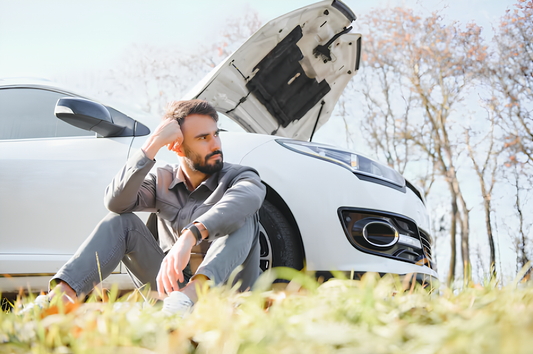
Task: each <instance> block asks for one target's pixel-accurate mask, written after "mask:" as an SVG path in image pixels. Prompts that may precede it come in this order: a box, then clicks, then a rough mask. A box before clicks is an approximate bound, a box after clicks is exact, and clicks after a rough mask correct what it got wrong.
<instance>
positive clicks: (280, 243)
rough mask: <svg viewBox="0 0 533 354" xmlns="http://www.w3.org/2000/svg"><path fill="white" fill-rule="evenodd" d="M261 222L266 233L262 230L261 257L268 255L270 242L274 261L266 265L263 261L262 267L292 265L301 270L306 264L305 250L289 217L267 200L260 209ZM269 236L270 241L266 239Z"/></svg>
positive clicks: (264, 268) (291, 266)
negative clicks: (288, 219) (266, 252)
mask: <svg viewBox="0 0 533 354" xmlns="http://www.w3.org/2000/svg"><path fill="white" fill-rule="evenodd" d="M259 217H260V223H261V225H262V226H263V229H264V231H265V232H266V235H265V234H263V232H261V235H260V239H259V241H260V242H261V257H262V258H264V257H265V256H266V254H265V251H268V244H266V243H265V242H268V241H269V242H270V246H271V250H272V263H271V264H269V265H268V266H265V261H262V262H261V269H263V271H264V270H266V268H271V267H290V268H294V269H297V270H301V269H302V268H303V266H304V252H303V249H302V245H301V241H300V238H299V236H298V234H297V232H296V231H295V230H294V229H293V228H292V227H291V225H290V223H289V222H288V221H287V218H285V216H284V215H283V214H282V213H281V212H280V211H279V210H278V209H277V208H276V207H275V206H274V205H273V204H272V203H270V202H269V201H268V200H265V201H264V203H263V206H262V207H261V209H259ZM265 238H267V239H268V241H267V240H266V239H265Z"/></svg>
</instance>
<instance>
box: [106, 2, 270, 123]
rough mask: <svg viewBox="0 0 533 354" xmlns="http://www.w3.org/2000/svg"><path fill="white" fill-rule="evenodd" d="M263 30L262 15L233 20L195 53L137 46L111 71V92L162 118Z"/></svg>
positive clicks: (252, 12) (249, 11) (253, 12)
mask: <svg viewBox="0 0 533 354" xmlns="http://www.w3.org/2000/svg"><path fill="white" fill-rule="evenodd" d="M260 27H261V21H260V20H259V16H258V13H257V12H256V11H253V10H248V11H247V13H246V14H245V15H244V16H241V17H239V18H232V19H229V20H228V21H227V23H226V26H225V27H224V28H222V29H221V31H220V34H219V37H218V38H214V40H213V43H212V44H209V45H206V46H203V47H200V48H198V50H197V52H196V53H194V54H191V53H184V52H183V51H181V50H180V49H178V48H169V47H156V46H152V45H134V46H132V47H131V48H130V49H129V50H128V52H127V53H126V55H125V59H124V61H123V63H122V65H121V66H120V67H119V68H116V69H114V70H112V71H111V72H110V79H111V80H110V81H111V82H112V83H113V87H112V89H111V90H109V93H110V94H111V95H114V96H119V97H128V100H134V101H135V102H137V103H138V105H139V106H140V107H141V108H142V109H143V110H144V111H146V112H149V113H152V114H154V115H156V116H161V115H162V114H163V112H164V110H165V107H166V105H167V104H168V102H169V101H171V100H175V99H179V98H181V97H182V96H183V95H184V94H186V93H187V91H188V90H190V89H191V88H192V87H193V86H194V85H195V84H196V83H197V82H199V81H200V80H201V78H202V77H204V76H205V75H206V74H208V73H209V71H211V70H212V69H213V68H214V67H215V66H217V65H218V64H219V63H220V62H222V60H224V59H225V58H226V57H228V56H229V55H230V54H231V53H232V52H233V51H234V50H236V49H237V48H238V47H239V46H240V45H241V44H242V43H243V42H244V41H245V40H246V39H247V38H249V37H250V36H251V35H252V34H253V33H254V32H256V31H257V30H258V29H259V28H260Z"/></svg>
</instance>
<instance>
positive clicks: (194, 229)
mask: <svg viewBox="0 0 533 354" xmlns="http://www.w3.org/2000/svg"><path fill="white" fill-rule="evenodd" d="M185 229H187V230H190V231H191V232H192V234H193V235H194V237H195V238H196V244H197V245H199V244H200V242H202V240H203V239H202V233H201V232H200V230H199V229H198V227H196V225H194V223H190V224H189V225H187V226H185V227H184V228H183V230H185ZM183 230H182V232H183Z"/></svg>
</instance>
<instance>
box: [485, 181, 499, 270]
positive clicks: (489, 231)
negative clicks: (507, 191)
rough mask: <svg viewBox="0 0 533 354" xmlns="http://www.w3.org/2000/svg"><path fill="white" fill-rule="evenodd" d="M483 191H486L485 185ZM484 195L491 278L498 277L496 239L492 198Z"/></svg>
mask: <svg viewBox="0 0 533 354" xmlns="http://www.w3.org/2000/svg"><path fill="white" fill-rule="evenodd" d="M482 189H483V190H484V189H485V188H484V187H483V185H482ZM483 194H484V199H485V200H484V205H485V225H486V226H487V236H488V238H489V247H490V275H491V277H496V250H495V247H494V237H493V235H492V225H491V221H490V198H488V197H486V194H485V191H483Z"/></svg>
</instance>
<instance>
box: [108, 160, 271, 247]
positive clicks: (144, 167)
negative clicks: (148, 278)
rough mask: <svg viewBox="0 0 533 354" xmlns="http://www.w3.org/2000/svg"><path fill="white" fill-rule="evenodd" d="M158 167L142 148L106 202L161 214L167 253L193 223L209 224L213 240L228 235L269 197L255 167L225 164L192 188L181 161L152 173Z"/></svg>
mask: <svg viewBox="0 0 533 354" xmlns="http://www.w3.org/2000/svg"><path fill="white" fill-rule="evenodd" d="M154 165H155V161H154V160H151V159H149V158H147V157H146V155H145V154H144V152H143V151H142V150H141V151H139V152H138V153H137V154H135V155H133V156H131V157H130V158H129V159H128V161H127V163H126V165H125V166H124V167H123V168H122V169H121V170H120V171H119V172H118V174H117V175H116V176H115V178H113V181H112V182H111V183H110V184H109V186H108V187H107V189H106V191H105V197H104V202H105V205H106V207H107V208H108V209H109V210H110V211H112V212H115V213H118V214H121V213H126V212H133V211H147V212H153V213H157V218H158V232H159V243H160V245H161V248H162V249H163V251H165V252H167V251H168V250H169V249H170V248H171V247H172V245H173V244H174V243H175V242H176V240H177V238H178V236H179V234H180V232H181V230H182V229H183V227H185V226H186V225H187V224H189V223H191V222H193V221H194V222H201V223H202V224H203V225H204V226H205V227H206V229H207V230H208V231H209V238H208V240H209V241H212V240H214V239H215V238H218V237H221V236H225V235H228V234H230V233H231V232H233V231H235V230H237V229H239V228H240V227H241V226H242V225H243V224H244V221H245V220H246V218H247V217H249V216H252V215H254V214H255V213H257V211H258V210H259V208H260V207H261V205H262V203H263V200H264V198H265V194H266V188H265V186H264V185H263V184H262V183H261V178H260V177H259V174H258V173H257V171H256V170H254V169H253V168H251V167H247V166H241V165H235V164H230V163H227V162H225V163H224V167H223V168H222V170H221V171H219V172H217V173H215V174H213V175H211V176H210V177H209V178H208V179H206V180H205V181H203V182H202V183H201V184H200V185H199V186H198V187H197V188H196V189H195V190H194V191H192V192H190V191H189V190H188V189H187V187H186V184H185V182H184V180H183V178H180V174H179V166H178V165H166V166H164V167H161V168H157V169H155V170H154V171H151V169H152V167H153V166H154Z"/></svg>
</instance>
